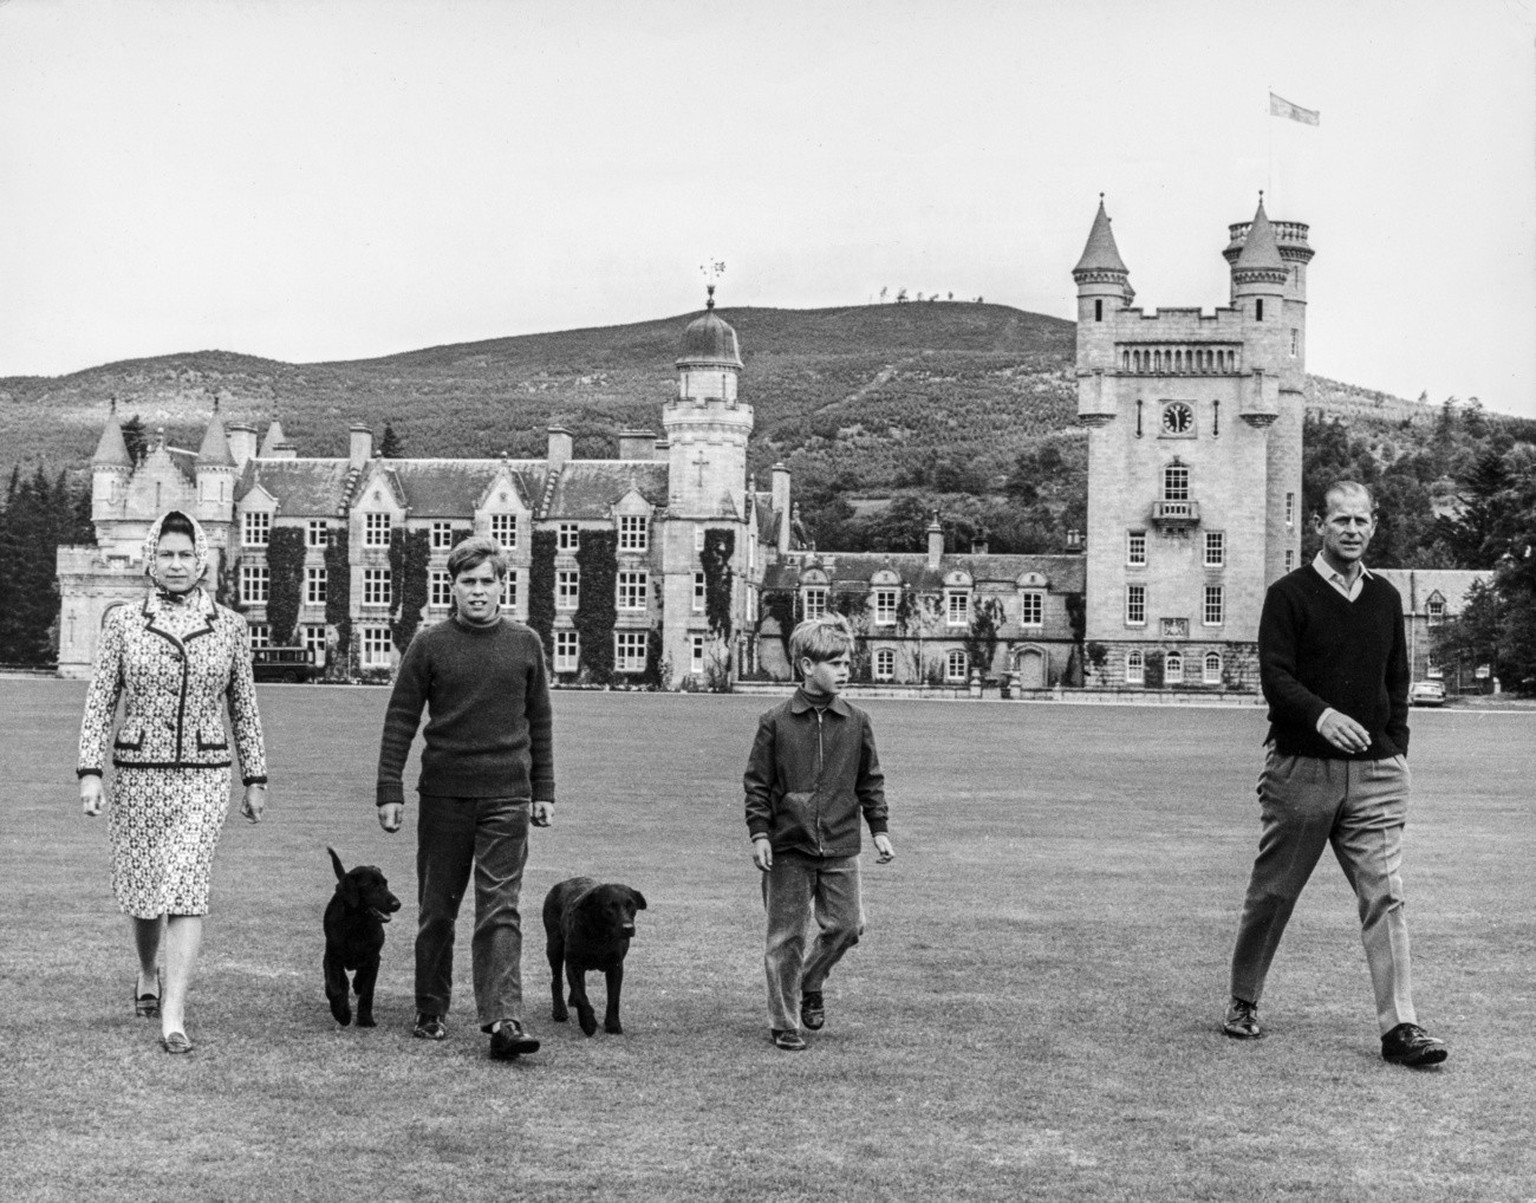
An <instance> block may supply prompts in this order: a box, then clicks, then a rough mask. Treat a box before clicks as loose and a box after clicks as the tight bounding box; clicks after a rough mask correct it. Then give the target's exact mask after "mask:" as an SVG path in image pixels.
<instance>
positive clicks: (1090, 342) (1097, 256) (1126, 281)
mask: <svg viewBox="0 0 1536 1203" xmlns="http://www.w3.org/2000/svg"><path fill="white" fill-rule="evenodd" d="M1072 279H1073V280H1075V281H1076V282H1077V416H1078V418H1079V419H1080V420H1082V421H1084V422H1087V423H1089V424H1099V423H1103V422H1107V421H1109V420H1110V419H1111V418H1112V417H1114V415H1115V405H1114V400H1113V398H1112V397H1111V396H1110V395H1109V393H1108V392H1106V390H1105V388H1104V373H1105V372H1113V371H1114V370H1115V329H1116V326H1115V320H1114V315H1115V314H1116V313H1117V312H1118V311H1119V310H1121V309H1124V308H1125V307H1126V306H1128V305H1130V303H1131V302H1132V301H1133V300H1134V299H1135V297H1136V292H1135V290H1134V289H1132V288H1131V277H1130V272H1129V271H1128V270H1127V268H1126V266H1125V261H1124V260H1123V259H1121V258H1120V248H1119V247H1117V246H1116V245H1115V234H1114V231H1113V230H1112V229H1111V228H1110V224H1109V214H1108V213H1106V212H1105V211H1104V194H1103V193H1102V192H1101V193H1099V211H1098V213H1097V214H1096V215H1095V216H1094V219H1093V228H1092V229H1091V230H1090V231H1089V232H1088V243H1087V245H1086V246H1084V247H1083V255H1082V258H1080V259H1079V260H1078V261H1077V266H1076V267H1074V268H1073V269H1072Z"/></svg>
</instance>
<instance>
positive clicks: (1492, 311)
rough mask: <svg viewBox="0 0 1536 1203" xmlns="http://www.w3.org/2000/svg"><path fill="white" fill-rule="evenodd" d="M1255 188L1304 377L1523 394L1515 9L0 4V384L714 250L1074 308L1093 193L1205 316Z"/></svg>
mask: <svg viewBox="0 0 1536 1203" xmlns="http://www.w3.org/2000/svg"><path fill="white" fill-rule="evenodd" d="M1271 89H1273V90H1274V91H1275V92H1277V93H1279V94H1280V95H1281V96H1284V97H1286V98H1287V99H1289V100H1291V101H1293V102H1295V103H1296V104H1298V105H1301V106H1304V107H1306V108H1309V109H1316V110H1319V111H1320V112H1321V115H1322V116H1321V124H1320V125H1318V126H1317V127H1316V128H1313V127H1310V126H1303V125H1299V124H1296V123H1294V122H1290V121H1285V120H1282V119H1279V118H1275V117H1271V116H1269V113H1268V95H1269V91H1270V90H1271ZM1260 189H1265V190H1266V196H1267V204H1268V210H1269V213H1270V215H1271V216H1272V217H1276V218H1282V219H1289V220H1295V221H1305V222H1308V223H1310V224H1311V227H1312V244H1313V246H1314V248H1315V249H1316V252H1317V258H1316V259H1315V260H1314V262H1313V267H1312V275H1311V282H1310V283H1311V288H1310V301H1311V307H1310V311H1309V354H1308V367H1309V369H1310V370H1312V371H1313V372H1316V373H1319V374H1321V375H1325V376H1330V377H1333V378H1336V379H1340V380H1344V381H1348V382H1350V383H1354V384H1359V385H1363V386H1367V387H1371V388H1379V389H1384V390H1386V391H1389V392H1393V393H1396V394H1399V395H1403V396H1410V397H1413V396H1417V395H1418V394H1419V393H1420V391H1424V390H1427V391H1428V393H1429V395H1430V397H1431V399H1432V400H1435V401H1439V400H1441V399H1443V398H1444V397H1445V396H1447V395H1450V394H1454V395H1456V396H1458V397H1462V398H1465V397H1468V396H1478V397H1480V398H1481V399H1482V401H1483V403H1484V404H1485V405H1486V406H1487V407H1489V408H1490V409H1494V410H1501V411H1505V412H1513V413H1521V414H1525V415H1530V416H1536V255H1533V244H1536V0H1458V2H1457V3H1449V2H1446V0H1392V2H1389V3H1387V2H1377V0H1363V2H1358V0H1357V2H1355V3H1350V4H1347V5H1345V4H1339V3H1336V2H1335V0H1327V2H1318V3H1312V2H1308V0H1300V2H1298V0H1286V2H1284V3H1274V2H1270V3H1265V4H1249V3H1245V2H1242V0H1231V2H1225V3H1209V4H1207V3H1196V2H1171V0H1161V2H1159V0H1126V2H1120V0H1078V2H1076V3H1066V2H1063V0H1050V2H1046V0H1017V2H1014V3H1003V2H1001V0H933V2H926V0H923V2H919V0H886V2H883V3H864V2H860V0H842V2H841V3H836V4H833V3H822V4H800V3H791V2H786V0H772V2H771V3H762V4H754V5H743V4H732V3H725V2H717V3H709V2H707V0H650V2H648V3H644V4H640V3H620V2H617V0H613V2H608V0H583V2H582V3H579V4H576V3H566V2H562V0H549V2H545V0H526V2H516V0H504V2H499V3H493V2H484V3H475V2H471V0H370V2H368V3H360V2H359V3H347V2H345V0H325V2H324V3H322V2H320V0H312V2H297V0H295V2H286V3H285V2H279V0H274V2H271V3H265V2H256V0H241V2H237V0H198V2H193V0H119V2H117V3H111V4H106V3H85V2H76V0H0V375H22V374H42V375H54V374H60V373H65V372H71V371H75V370H78V369H81V368H86V367H92V366H95V365H97V364H101V363H106V362H110V361H112V360H116V359H124V358H130V357H137V356H147V355H159V354H165V353H169V352H175V351H192V350H201V349H207V348H220V349H224V350H230V351H240V352H245V353H249V354H254V355H263V356H269V357H272V358H275V359H283V360H288V361H293V362H305V361H314V360H324V359H352V358H361V357H365V356H374V355H384V354H389V353H392V352H397V351H405V350H411V349H414V348H418V347H423V346H431V345H436V344H441V343H452V342H463V341H469V340H473V339H482V338H494V337H499V336H504V335H511V334H523V333H531V332H534V331H540V330H559V329H567V328H572V327H578V326H596V325H609V324H615V323H622V322H630V321H638V320H643V319H648V318H654V317H660V316H664V315H667V314H673V313H682V312H684V311H687V310H690V309H694V308H697V307H698V306H699V305H700V303H701V301H702V299H703V284H702V280H701V277H700V271H699V267H700V264H702V263H704V262H706V261H711V260H723V261H724V262H725V264H726V272H725V276H724V279H723V282H722V285H721V300H722V303H723V304H725V305H772V306H787V307H794V308H810V307H820V306H828V305H846V304H857V303H863V302H867V301H869V300H870V299H871V298H873V297H876V296H877V295H878V294H879V292H880V289H881V288H882V287H886V288H889V289H890V291H891V293H892V294H894V293H895V291H896V290H897V289H898V288H901V287H905V288H907V289H908V290H909V292H912V293H916V292H918V291H922V292H925V293H928V292H932V291H935V290H938V291H940V292H941V293H948V292H950V291H953V292H954V293H955V295H956V296H957V297H960V296H964V297H973V296H977V295H983V296H985V297H986V299H987V300H989V301H996V302H1001V303H1004V304H1009V305H1015V306H1018V307H1019V308H1022V309H1028V310H1033V311H1036V312H1040V313H1046V314H1052V315H1055V316H1058V317H1066V318H1070V317H1072V316H1073V313H1074V309H1073V295H1074V294H1073V285H1072V280H1071V275H1070V271H1071V268H1072V265H1073V264H1074V263H1075V262H1076V259H1077V256H1078V255H1079V254H1080V253H1081V251H1082V248H1083V243H1084V240H1085V239H1086V237H1087V234H1088V229H1089V225H1090V223H1091V221H1092V218H1093V214H1094V209H1095V206H1096V205H1097V203H1098V196H1099V193H1100V192H1101V191H1102V192H1104V193H1105V194H1106V203H1107V205H1108V208H1109V212H1110V215H1111V216H1112V217H1113V218H1114V222H1115V233H1116V237H1117V239H1118V241H1119V245H1120V251H1121V254H1122V255H1123V257H1124V259H1125V261H1126V264H1127V265H1128V266H1129V268H1130V271H1131V283H1132V286H1133V287H1134V288H1135V289H1136V290H1137V302H1138V304H1142V305H1145V306H1146V307H1148V308H1151V307H1156V306H1159V305H1169V306H1188V305H1202V306H1205V307H1207V308H1210V307H1212V306H1215V305H1219V304H1224V303H1225V302H1226V299H1227V279H1226V264H1225V263H1224V261H1223V260H1222V259H1221V257H1220V251H1221V249H1222V247H1223V246H1224V245H1225V244H1226V227H1227V225H1228V223H1230V222H1234V221H1242V220H1246V219H1248V218H1250V217H1251V216H1252V215H1253V211H1254V208H1255V205H1256V203H1257V199H1258V193H1259V190H1260ZM747 350H748V351H749V352H750V348H747ZM658 370H661V371H666V370H667V365H658Z"/></svg>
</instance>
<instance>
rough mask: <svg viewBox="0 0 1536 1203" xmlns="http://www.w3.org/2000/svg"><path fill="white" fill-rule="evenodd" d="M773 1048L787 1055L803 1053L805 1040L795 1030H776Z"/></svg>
mask: <svg viewBox="0 0 1536 1203" xmlns="http://www.w3.org/2000/svg"><path fill="white" fill-rule="evenodd" d="M773 1046H774V1047H775V1048H781V1049H783V1050H784V1051H785V1052H786V1053H801V1052H804V1051H805V1038H804V1037H803V1036H801V1035H800V1033H799V1032H797V1031H795V1029H794V1028H782V1029H781V1028H774V1029H773Z"/></svg>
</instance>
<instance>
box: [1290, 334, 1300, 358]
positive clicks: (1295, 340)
mask: <svg viewBox="0 0 1536 1203" xmlns="http://www.w3.org/2000/svg"><path fill="white" fill-rule="evenodd" d="M1300 347H1301V331H1300V330H1298V329H1296V327H1295V326H1292V327H1291V358H1292V359H1295V358H1296V352H1297V351H1298V350H1299V349H1300Z"/></svg>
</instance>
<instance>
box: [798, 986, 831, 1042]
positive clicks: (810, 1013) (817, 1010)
mask: <svg viewBox="0 0 1536 1203" xmlns="http://www.w3.org/2000/svg"><path fill="white" fill-rule="evenodd" d="M800 1022H801V1023H802V1024H804V1025H805V1026H806V1027H807V1028H809V1029H810V1030H811V1031H813V1032H819V1031H821V1029H822V1028H823V1027H824V1026H826V1022H827V1009H826V1007H825V1006H823V1005H822V1001H821V991H820V990H807V991H806V992H805V993H804V994H802V995H801V996H800Z"/></svg>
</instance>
